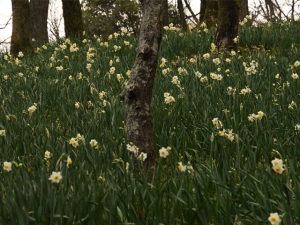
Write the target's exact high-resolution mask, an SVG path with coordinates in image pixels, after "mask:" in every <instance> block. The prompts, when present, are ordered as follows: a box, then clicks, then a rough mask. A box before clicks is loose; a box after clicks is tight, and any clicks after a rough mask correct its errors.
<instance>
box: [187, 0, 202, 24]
mask: <svg viewBox="0 0 300 225" xmlns="http://www.w3.org/2000/svg"><path fill="white" fill-rule="evenodd" d="M184 3H185V5H186V7H187V9H188V10H189V11H190V13H191V15H192V17H193V19H194V20H195V22H196V24H198V23H199V20H198V18H197V16H196V15H195V13H194V12H193V10H192V8H191V5H190V3H189V2H188V1H187V0H184Z"/></svg>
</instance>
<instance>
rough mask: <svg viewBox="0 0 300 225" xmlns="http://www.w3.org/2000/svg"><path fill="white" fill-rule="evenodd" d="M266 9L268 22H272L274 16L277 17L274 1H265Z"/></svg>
mask: <svg viewBox="0 0 300 225" xmlns="http://www.w3.org/2000/svg"><path fill="white" fill-rule="evenodd" d="M265 3H266V9H267V12H268V18H267V19H268V20H271V19H272V17H273V16H275V9H274V3H273V1H272V0H265Z"/></svg>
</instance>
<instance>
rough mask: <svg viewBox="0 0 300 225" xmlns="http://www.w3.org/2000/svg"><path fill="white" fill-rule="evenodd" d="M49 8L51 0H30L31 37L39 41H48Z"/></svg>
mask: <svg viewBox="0 0 300 225" xmlns="http://www.w3.org/2000/svg"><path fill="white" fill-rule="evenodd" d="M48 8H49V0H30V10H31V11H30V13H31V14H30V17H31V19H30V22H31V38H34V39H35V40H36V42H37V43H47V42H49V39H48V29H47V19H48Z"/></svg>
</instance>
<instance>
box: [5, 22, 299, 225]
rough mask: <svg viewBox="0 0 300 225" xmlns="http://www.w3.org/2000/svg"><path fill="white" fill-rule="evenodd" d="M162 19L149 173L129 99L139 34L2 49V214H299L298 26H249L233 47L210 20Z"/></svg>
mask: <svg viewBox="0 0 300 225" xmlns="http://www.w3.org/2000/svg"><path fill="white" fill-rule="evenodd" d="M165 29H166V31H165V33H164V38H163V42H162V48H161V54H160V63H159V64H160V65H159V66H160V67H159V69H158V73H157V77H156V82H155V89H154V95H153V105H152V108H153V115H154V123H155V127H154V129H155V133H156V144H157V163H156V165H155V168H154V169H155V174H154V176H153V177H151V178H149V177H147V176H145V175H143V174H140V173H138V172H136V170H135V168H134V165H133V164H132V161H131V158H130V156H129V152H128V150H127V147H126V146H127V144H128V143H127V142H126V124H124V107H123V102H121V100H120V98H119V94H120V92H121V91H122V89H123V88H124V85H125V83H126V81H127V80H128V77H129V76H130V72H129V70H130V69H131V67H132V65H133V61H134V57H135V47H136V43H137V39H136V38H135V37H134V36H129V35H128V33H127V32H126V31H123V32H122V33H120V34H119V35H117V34H115V35H111V36H109V37H108V39H107V40H102V39H100V38H97V37H96V38H94V37H93V38H86V39H84V40H80V41H76V40H71V41H70V40H68V39H67V40H62V41H61V42H59V43H54V44H47V45H44V46H40V47H38V48H37V49H36V51H35V53H33V54H31V55H24V54H22V53H19V57H18V58H14V57H12V56H10V55H9V54H7V53H4V54H1V56H0V71H1V72H0V80H1V85H0V104H1V105H0V164H1V172H0V190H1V191H0V195H1V198H0V205H1V207H0V224H14V225H15V224H18V225H22V224H24V225H25V224H26V225H28V224H64V225H65V224H91V225H93V224H95V225H96V224H270V222H269V221H268V218H269V216H270V215H271V216H272V217H270V218H273V219H274V221H275V222H278V221H279V218H277V214H276V213H278V214H279V215H281V219H282V221H283V223H284V224H299V223H300V218H299V208H300V203H299V201H298V199H299V197H300V189H299V182H300V178H299V176H298V175H297V171H299V167H300V165H299V146H300V141H299V135H300V111H299V104H300V99H299V98H300V95H299V94H300V93H299V90H300V84H299V78H298V75H297V73H298V74H299V73H300V63H299V61H300V37H299V36H300V31H299V23H298V22H294V23H274V24H272V23H269V24H264V25H261V26H260V27H254V26H251V27H250V26H248V25H247V23H246V24H245V25H244V26H242V27H240V34H239V38H238V41H239V43H240V46H241V47H240V49H239V52H236V53H235V52H232V53H231V54H229V55H220V54H218V53H217V52H216V51H215V46H214V45H213V44H211V43H212V42H213V38H214V33H215V31H214V30H207V29H206V28H205V26H202V27H201V28H200V29H199V30H194V31H193V32H189V33H182V32H181V31H180V30H178V29H177V28H174V27H172V26H170V27H168V28H167V27H166V28H165ZM298 60H299V61H298ZM133 144H134V143H133ZM167 147H169V148H167ZM129 149H132V147H131V148H129ZM163 152H164V154H162V153H163ZM281 160H282V161H281ZM142 164H143V162H142V161H140V166H142ZM49 179H50V180H49ZM271 213H275V214H271ZM277 224H279V223H277Z"/></svg>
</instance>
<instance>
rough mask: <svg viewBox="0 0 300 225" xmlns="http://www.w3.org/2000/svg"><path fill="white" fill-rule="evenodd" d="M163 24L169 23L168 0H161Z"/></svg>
mask: <svg viewBox="0 0 300 225" xmlns="http://www.w3.org/2000/svg"><path fill="white" fill-rule="evenodd" d="M163 25H164V26H168V25H169V4H168V0H163Z"/></svg>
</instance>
